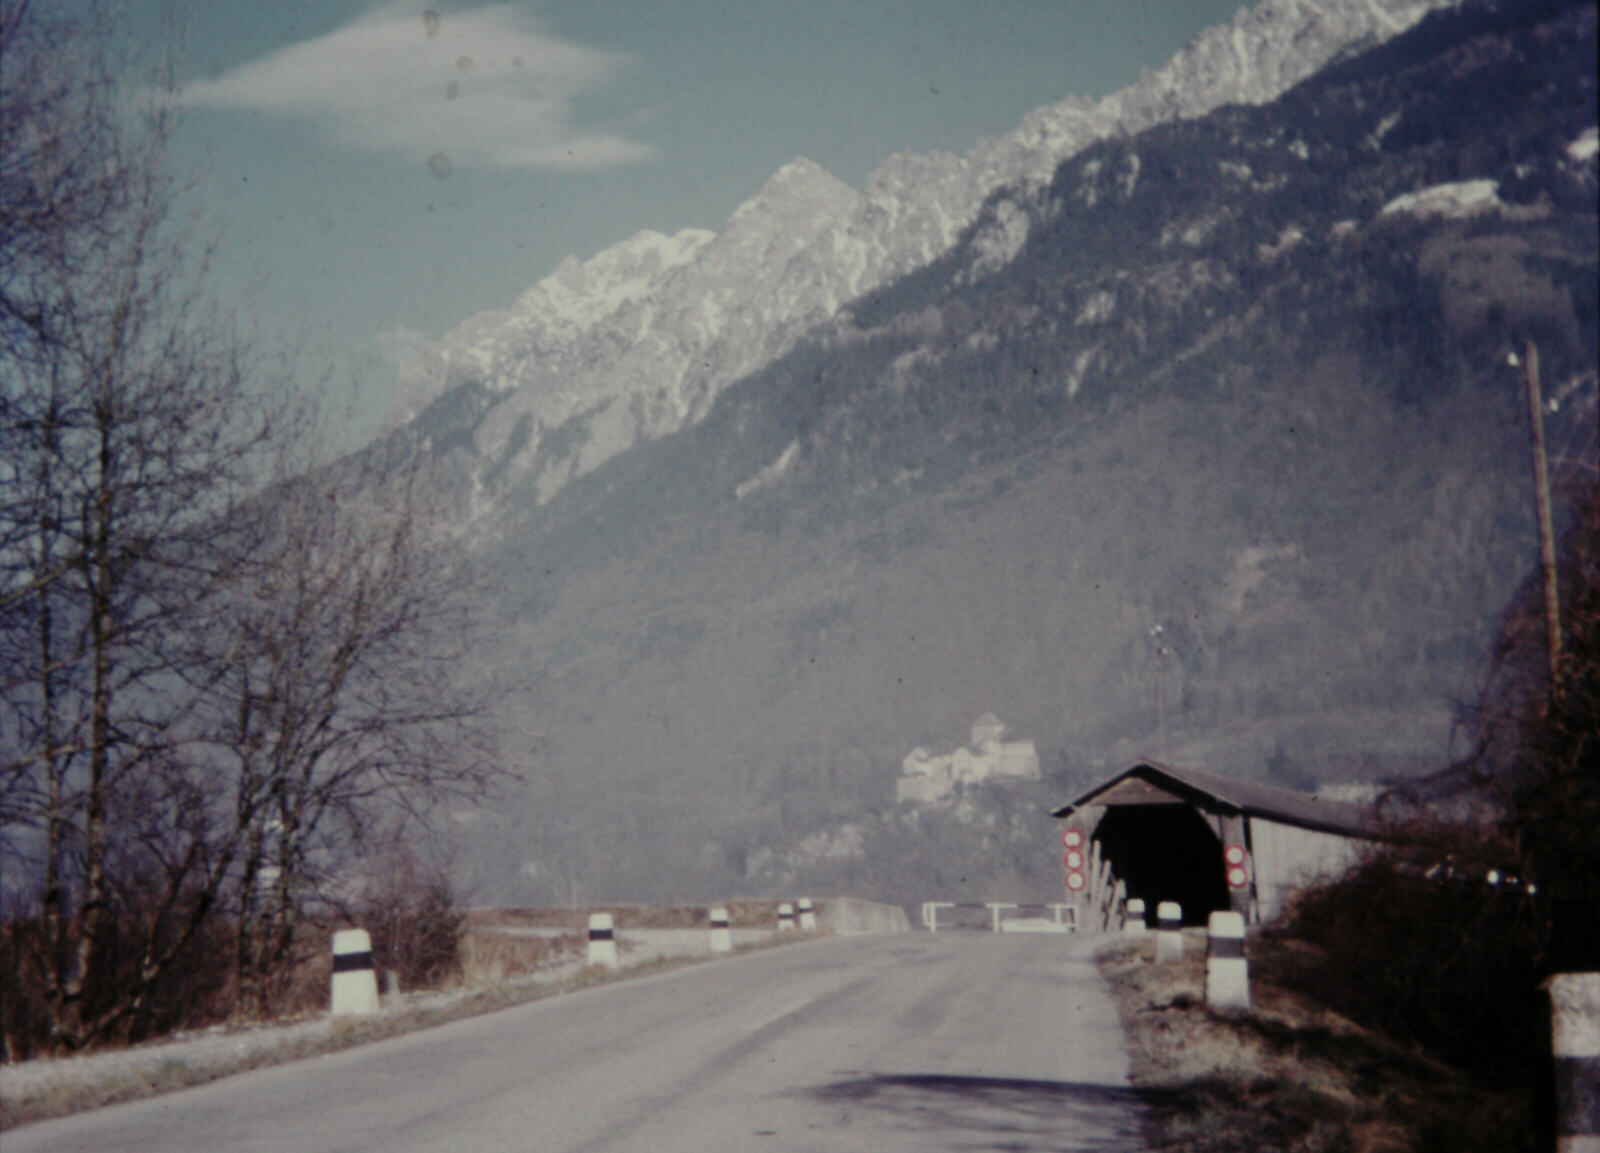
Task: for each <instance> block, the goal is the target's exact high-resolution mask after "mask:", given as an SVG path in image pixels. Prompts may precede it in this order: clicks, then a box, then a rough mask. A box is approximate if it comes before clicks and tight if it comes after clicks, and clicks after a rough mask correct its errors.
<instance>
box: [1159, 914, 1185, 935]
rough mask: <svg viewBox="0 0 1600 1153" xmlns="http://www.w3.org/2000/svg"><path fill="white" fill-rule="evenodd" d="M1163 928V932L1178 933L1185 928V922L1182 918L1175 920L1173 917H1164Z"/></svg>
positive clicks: (1162, 919) (1162, 920)
mask: <svg viewBox="0 0 1600 1153" xmlns="http://www.w3.org/2000/svg"><path fill="white" fill-rule="evenodd" d="M1161 928H1162V931H1163V932H1167V933H1176V932H1177V931H1178V930H1180V929H1182V928H1183V922H1182V921H1180V920H1175V919H1174V918H1172V917H1162V918H1161Z"/></svg>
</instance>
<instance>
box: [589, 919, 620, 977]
mask: <svg viewBox="0 0 1600 1153" xmlns="http://www.w3.org/2000/svg"><path fill="white" fill-rule="evenodd" d="M589 964H591V965H599V966H600V967H601V968H603V969H615V968H616V967H617V934H616V922H615V921H614V920H612V917H611V914H610V913H590V914H589Z"/></svg>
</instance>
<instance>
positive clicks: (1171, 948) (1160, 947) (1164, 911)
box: [1156, 901, 1183, 964]
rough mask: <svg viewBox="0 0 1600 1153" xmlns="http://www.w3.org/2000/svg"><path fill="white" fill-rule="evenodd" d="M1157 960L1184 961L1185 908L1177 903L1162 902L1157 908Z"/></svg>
mask: <svg viewBox="0 0 1600 1153" xmlns="http://www.w3.org/2000/svg"><path fill="white" fill-rule="evenodd" d="M1156 924H1157V926H1158V930H1157V932H1156V960H1157V961H1160V962H1162V963H1163V964H1165V963H1166V962H1168V961H1181V960H1183V906H1181V905H1179V904H1178V902H1176V901H1162V902H1161V904H1159V905H1157V906H1156Z"/></svg>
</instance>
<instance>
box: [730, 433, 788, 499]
mask: <svg viewBox="0 0 1600 1153" xmlns="http://www.w3.org/2000/svg"><path fill="white" fill-rule="evenodd" d="M799 459H800V441H799V439H798V438H797V439H795V440H791V441H790V442H789V444H788V447H787V448H785V449H784V450H783V451H782V452H781V453H779V454H778V459H777V460H775V461H773V462H772V463H771V464H769V465H767V467H766V468H764V469H762V470H761V471H760V472H758V473H756V475H755V476H753V477H751V478H750V479H749V480H746V481H742V482H741V483H740V484H739V486H738V487H737V488H735V489H734V490H733V499H734V500H743V499H744V498H745V497H747V496H749V495H750V494H751V493H753V492H760V491H761V490H762V489H764V488H767V487H768V486H770V485H773V484H776V483H777V482H778V481H780V480H782V479H783V477H784V475H785V474H786V473H787V472H788V471H789V470H790V469H792V468H793V467H794V462H795V461H797V460H799Z"/></svg>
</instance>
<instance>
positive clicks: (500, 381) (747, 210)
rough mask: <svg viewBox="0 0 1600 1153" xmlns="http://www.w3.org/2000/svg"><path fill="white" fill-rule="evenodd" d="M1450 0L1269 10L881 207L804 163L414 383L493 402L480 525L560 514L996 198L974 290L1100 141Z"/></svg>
mask: <svg viewBox="0 0 1600 1153" xmlns="http://www.w3.org/2000/svg"><path fill="white" fill-rule="evenodd" d="M1448 2H1449V0H1265V2H1264V3H1262V4H1260V5H1258V6H1257V7H1256V8H1255V9H1253V10H1250V11H1248V12H1246V11H1241V12H1240V14H1239V15H1238V17H1237V18H1236V19H1235V21H1234V23H1233V24H1232V25H1231V26H1227V27H1220V28H1214V29H1211V30H1210V31H1208V32H1206V33H1204V34H1202V35H1201V36H1200V37H1198V38H1197V39H1196V40H1195V41H1193V42H1192V43H1191V44H1190V45H1189V46H1188V47H1186V48H1185V49H1183V50H1182V51H1181V52H1179V53H1178V54H1177V55H1176V56H1175V57H1174V58H1173V59H1172V61H1171V62H1169V63H1168V64H1167V65H1166V66H1165V67H1163V68H1161V69H1160V70H1158V71H1155V72H1152V73H1147V74H1146V75H1145V76H1144V77H1143V78H1142V79H1141V80H1140V81H1139V82H1138V83H1137V84H1135V85H1132V86H1131V87H1129V88H1126V89H1123V90H1122V91H1120V92H1116V93H1114V94H1112V95H1110V96H1107V97H1105V98H1104V99H1101V100H1098V101H1096V100H1088V99H1081V98H1080V99H1067V100H1064V101H1062V102H1060V103H1058V104H1053V105H1049V106H1046V107H1043V108H1040V109H1037V110H1035V111H1034V112H1032V113H1030V114H1029V115H1028V116H1027V117H1026V118H1024V120H1023V122H1022V123H1021V124H1020V125H1019V126H1018V127H1017V128H1016V129H1015V130H1013V131H1011V132H1009V133H1007V134H1005V135H1003V136H1000V137H998V138H995V139H992V140H981V141H979V142H978V144H977V145H976V146H975V147H974V148H973V150H972V151H971V152H970V153H969V154H968V155H967V156H965V157H959V156H955V155H952V154H949V153H927V154H922V153H902V154H898V155H896V156H893V157H890V158H889V159H888V160H887V161H886V162H885V163H884V164H883V165H882V166H880V167H879V168H878V169H877V171H875V172H874V173H873V174H872V175H871V177H870V178H869V179H868V181H867V188H866V191H865V192H864V193H862V192H858V191H856V190H855V189H852V188H850V187H849V186H847V185H845V184H843V183H842V182H840V181H839V180H837V179H835V178H834V177H832V176H831V175H829V174H828V173H827V172H826V171H824V170H823V169H822V168H820V167H819V166H817V165H816V164H813V163H811V162H810V161H807V160H804V159H797V160H795V161H793V162H791V163H790V164H787V165H785V166H784V167H783V168H782V169H780V170H779V171H778V172H777V173H776V174H775V175H774V176H773V177H772V178H771V179H770V180H769V181H768V182H767V184H766V185H765V186H764V187H763V188H762V189H761V190H760V191H759V192H758V193H757V194H756V195H755V196H753V197H751V198H750V199H749V200H748V201H746V202H745V203H744V204H743V205H741V206H740V208H739V209H738V210H737V211H736V212H735V213H734V214H733V216H732V218H731V219H730V220H729V221H728V223H727V224H726V225H725V226H724V228H723V229H722V231H720V232H718V233H710V232H706V231H703V230H685V231H683V232H679V233H678V234H677V235H675V236H671V237H667V236H662V235H660V234H658V233H654V232H643V233H640V234H639V235H637V236H635V237H633V238H631V239H629V240H626V241H624V242H622V243H621V244H618V245H616V246H615V247H613V248H610V249H607V250H606V251H604V252H602V253H600V254H599V255H597V256H595V257H594V258H592V259H591V260H589V261H587V262H584V263H579V262H578V261H577V260H576V259H574V258H570V257H569V258H568V260H567V261H565V262H564V263H563V264H562V265H561V266H560V267H559V268H558V269H557V270H556V271H555V272H554V273H553V274H551V275H550V276H549V277H548V278H546V279H545V280H543V281H541V282H539V283H538V284H537V285H535V286H534V287H533V288H532V289H530V290H529V291H528V292H526V293H525V294H524V295H523V296H522V298H521V299H520V300H518V301H517V302H516V304H514V305H513V306H512V307H511V308H509V309H506V310H504V311H494V312H488V313H483V314H480V315H478V316H475V317H472V318H471V319H469V320H467V321H466V322H465V323H463V324H462V325H460V326H459V327H458V328H456V329H455V330H454V331H452V332H450V333H448V334H447V335H446V336H444V337H443V338H442V339H440V340H439V341H437V342H434V343H433V344H430V345H428V346H425V347H424V348H423V349H421V350H420V351H419V352H418V353H417V354H416V358H415V360H414V361H413V362H412V363H411V364H409V365H407V366H406V368H405V373H406V375H407V376H408V377H409V378H411V379H413V380H415V379H417V378H418V377H422V378H425V379H427V380H429V381H430V382H431V383H432V385H433V388H432V392H433V393H434V394H438V393H441V392H443V391H444V390H446V389H448V388H451V387H454V386H457V385H461V384H463V383H467V382H477V383H478V384H480V385H482V386H483V387H484V388H485V389H486V390H487V398H486V399H487V403H488V409H487V411H486V413H485V414H484V417H483V419H482V421H481V422H480V423H479V424H478V426H477V428H476V429H475V430H474V434H473V444H472V450H473V453H474V455H475V460H474V461H473V462H472V463H471V464H470V465H468V467H469V469H470V470H471V471H472V472H473V473H474V474H475V475H474V482H473V489H474V491H475V493H476V494H477V496H476V498H475V500H474V511H476V512H482V511H485V510H486V509H488V508H490V507H492V506H493V503H494V496H495V494H496V493H497V492H501V491H504V490H505V489H506V488H508V487H509V486H510V485H512V484H515V483H517V482H519V481H523V480H526V479H528V478H529V477H530V476H531V478H532V480H533V482H534V484H535V485H536V493H537V497H538V499H539V500H540V501H541V502H543V501H545V500H548V499H549V498H550V497H551V496H553V495H554V494H555V493H556V492H557V491H559V490H560V489H561V488H562V487H563V486H564V485H565V484H566V483H567V481H568V480H570V479H571V478H572V477H573V476H576V475H581V474H583V473H586V472H589V471H591V470H592V469H594V468H596V467H598V466H599V465H600V464H601V463H603V462H604V461H606V460H608V459H610V458H612V457H614V456H615V455H617V454H618V453H620V452H623V451H626V450H627V449H628V448H630V447H632V446H633V445H634V444H636V443H637V442H638V441H639V440H640V439H651V438H654V437H658V436H661V435H663V434H665V433H668V432H672V431H674V430H676V429H678V428H681V427H682V426H683V425H685V424H686V423H693V422H694V421H696V420H698V419H699V418H700V417H701V416H703V415H704V414H705V412H706V411H707V409H708V408H709V405H710V403H711V402H712V401H713V400H714V399H715V397H716V396H717V395H718V393H720V392H721V391H722V390H723V389H724V388H726V387H727V386H728V385H729V384H731V383H733V382H734V381H736V380H738V379H740V378H742V377H744V376H746V375H748V374H750V373H751V372H754V371H756V370H757V369H759V368H761V367H763V366H764V365H766V364H769V363H771V362H772V361H773V360H774V359H775V358H777V357H778V356H780V355H782V354H783V353H784V352H785V351H787V350H788V349H789V348H791V347H792V346H793V344H794V341H795V340H796V339H797V338H798V337H799V336H800V335H801V334H802V333H804V332H806V331H807V330H809V329H811V328H813V327H814V326H816V325H818V324H820V323H823V322H825V321H827V320H829V319H830V318H832V317H833V316H835V315H836V314H837V313H838V311H839V309H840V308H841V307H842V306H843V305H844V304H845V303H846V302H847V301H849V300H851V299H854V298H855V297H857V296H859V295H861V294H862V293H865V292H868V291H870V290H872V289H874V288H876V287H878V286H880V285H882V284H884V283H886V282H888V281H889V280H891V279H894V278H896V277H899V276H902V275H904V274H906V273H908V272H911V271H913V270H915V269H917V268H920V267H922V266H924V265H926V264H928V263H929V262H931V261H933V260H935V259H937V258H938V257H939V256H941V255H943V254H944V253H946V252H948V251H949V250H950V249H951V248H952V246H953V245H955V243H956V242H957V241H958V240H959V239H960V238H961V237H962V235H963V234H964V233H965V232H966V231H967V230H968V229H969V228H971V227H972V226H973V224H974V222H975V221H976V220H977V219H978V216H979V212H980V210H981V209H982V208H983V206H984V205H985V203H986V202H987V201H988V200H989V199H990V198H991V197H995V196H996V195H997V194H1000V195H1001V200H1000V201H999V202H997V203H996V205H995V206H994V208H993V210H992V211H990V212H988V213H986V214H985V215H984V218H983V224H982V226H981V232H980V234H979V235H978V236H977V237H976V238H975V244H974V246H973V250H974V252H975V253H977V258H976V259H975V260H973V262H972V265H971V269H970V275H972V276H984V275H989V274H992V273H993V272H994V271H996V270H997V269H999V268H1001V267H1004V265H1005V264H1006V263H1007V262H1008V261H1009V260H1010V259H1011V258H1012V257H1013V256H1014V255H1015V254H1016V253H1017V252H1018V251H1019V250H1020V248H1021V247H1022V245H1023V243H1024V241H1025V240H1026V237H1027V231H1028V220H1029V216H1028V213H1027V211H1026V208H1027V205H1028V203H1029V202H1030V201H1031V200H1032V199H1033V198H1034V197H1036V196H1037V194H1038V192H1039V190H1040V189H1041V188H1042V186H1043V185H1044V184H1045V182H1047V181H1048V179H1049V178H1050V175H1051V174H1052V173H1053V172H1054V170H1055V168H1056V166H1057V165H1058V164H1060V163H1061V161H1062V160H1064V159H1066V158H1068V157H1070V156H1072V155H1074V154H1076V153H1077V152H1079V151H1081V150H1082V149H1083V148H1085V147H1087V146H1088V145H1089V144H1091V143H1093V142H1095V141H1097V140H1101V139H1105V138H1107V137H1110V136H1112V135H1114V134H1117V133H1132V132H1138V131H1140V130H1142V129H1144V128H1147V127H1149V126H1151V125H1153V124H1156V123H1159V122H1163V121H1168V120H1174V119H1180V118H1188V117H1194V116H1199V115H1202V114H1204V113H1206V112H1209V111H1211V110H1212V109H1215V108H1217V107H1219V106H1221V105H1224V104H1229V103H1237V104H1259V103H1263V102H1265V101H1268V100H1271V99H1273V98H1274V97H1276V96H1277V95H1279V94H1280V93H1282V92H1283V91H1285V90H1286V89H1287V88H1289V87H1290V86H1292V85H1294V84H1295V83H1297V82H1299V81H1300V80H1302V79H1304V78H1306V77H1307V76H1309V75H1311V74H1312V73H1313V72H1315V71H1316V70H1317V69H1319V68H1321V67H1322V66H1324V65H1325V64H1326V63H1328V62H1329V61H1330V60H1332V59H1334V58H1335V57H1337V56H1338V55H1340V54H1341V53H1346V52H1350V51H1353V50H1355V49H1358V48H1362V47H1366V46H1369V45H1372V44H1375V43H1377V42H1380V41H1382V40H1384V39H1387V38H1388V37H1390V36H1393V35H1395V34H1396V33H1398V32H1401V31H1403V30H1405V29H1406V28H1408V27H1410V26H1411V25H1412V24H1414V23H1415V22H1416V21H1417V20H1419V19H1420V18H1421V17H1422V16H1423V15H1424V14H1426V13H1427V11H1429V10H1430V9H1431V8H1434V7H1440V6H1443V5H1444V4H1446V3H1448ZM1002 190H1003V192H1002ZM558 429H559V430H562V434H561V435H560V436H552V435H551V434H552V433H554V432H555V431H556V430H558Z"/></svg>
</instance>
